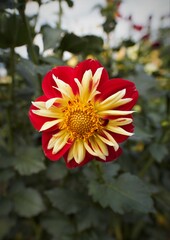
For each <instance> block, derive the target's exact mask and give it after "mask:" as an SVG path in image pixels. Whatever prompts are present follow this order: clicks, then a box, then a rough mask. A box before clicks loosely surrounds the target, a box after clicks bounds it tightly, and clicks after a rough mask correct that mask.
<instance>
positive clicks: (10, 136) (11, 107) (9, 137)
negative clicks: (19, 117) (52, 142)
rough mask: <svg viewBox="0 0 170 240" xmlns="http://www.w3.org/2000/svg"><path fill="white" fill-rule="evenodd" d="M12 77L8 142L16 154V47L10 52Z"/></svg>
mask: <svg viewBox="0 0 170 240" xmlns="http://www.w3.org/2000/svg"><path fill="white" fill-rule="evenodd" d="M10 75H11V79H12V81H11V85H10V89H9V94H10V102H11V104H10V105H9V106H8V108H7V122H8V134H9V136H8V140H9V148H10V152H11V153H12V154H13V153H14V134H13V127H12V121H13V119H12V111H13V106H15V94H14V86H15V50H14V47H11V50H10Z"/></svg>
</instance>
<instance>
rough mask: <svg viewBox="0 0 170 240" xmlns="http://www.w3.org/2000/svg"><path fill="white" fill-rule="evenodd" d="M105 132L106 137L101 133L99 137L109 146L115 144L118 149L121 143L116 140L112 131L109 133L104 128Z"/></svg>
mask: <svg viewBox="0 0 170 240" xmlns="http://www.w3.org/2000/svg"><path fill="white" fill-rule="evenodd" d="M103 133H104V134H105V136H106V137H107V138H105V137H103V136H101V135H98V137H99V138H100V139H101V140H102V141H103V142H104V143H106V144H107V145H109V146H113V147H114V149H115V151H117V150H118V149H119V145H118V143H117V142H116V140H115V139H114V138H113V137H112V136H111V135H110V133H108V132H107V131H105V130H103Z"/></svg>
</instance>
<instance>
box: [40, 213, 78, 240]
mask: <svg viewBox="0 0 170 240" xmlns="http://www.w3.org/2000/svg"><path fill="white" fill-rule="evenodd" d="M42 226H43V227H44V228H45V229H46V231H47V232H48V233H50V234H51V235H52V236H54V237H55V239H60V240H64V239H65V237H67V236H69V235H71V234H73V233H74V231H75V229H74V227H73V224H72V223H71V221H70V220H69V219H68V218H67V217H66V216H65V215H63V214H61V213H59V212H57V211H53V213H52V214H49V216H47V217H46V218H44V219H43V220H42Z"/></svg>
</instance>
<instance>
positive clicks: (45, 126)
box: [40, 119, 62, 132]
mask: <svg viewBox="0 0 170 240" xmlns="http://www.w3.org/2000/svg"><path fill="white" fill-rule="evenodd" d="M61 121H62V120H61V119H57V120H52V121H48V122H45V123H44V124H43V125H42V127H41V129H40V132H41V131H44V130H47V129H49V128H51V127H53V126H55V125H56V124H57V123H59V122H61Z"/></svg>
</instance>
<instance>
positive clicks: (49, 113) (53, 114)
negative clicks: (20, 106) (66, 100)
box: [32, 109, 58, 118]
mask: <svg viewBox="0 0 170 240" xmlns="http://www.w3.org/2000/svg"><path fill="white" fill-rule="evenodd" d="M32 112H33V113H34V114H36V115H38V116H41V117H49V118H58V116H57V113H56V112H52V111H50V110H46V109H40V110H32Z"/></svg>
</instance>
